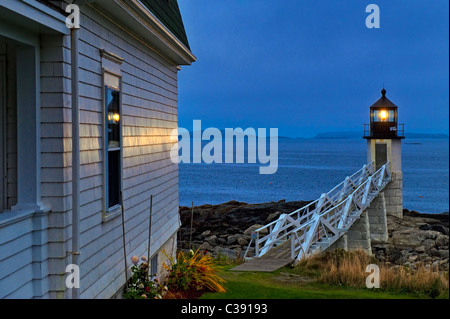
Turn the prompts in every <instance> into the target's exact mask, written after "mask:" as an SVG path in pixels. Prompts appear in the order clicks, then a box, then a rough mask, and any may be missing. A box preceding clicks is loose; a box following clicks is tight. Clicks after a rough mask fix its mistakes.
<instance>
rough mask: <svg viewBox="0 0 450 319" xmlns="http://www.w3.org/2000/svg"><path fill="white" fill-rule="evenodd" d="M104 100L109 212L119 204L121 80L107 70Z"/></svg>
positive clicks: (107, 204)
mask: <svg viewBox="0 0 450 319" xmlns="http://www.w3.org/2000/svg"><path fill="white" fill-rule="evenodd" d="M104 82H105V87H104V92H105V96H104V101H105V106H104V107H105V134H104V139H105V143H104V146H105V154H104V158H105V170H104V174H105V188H106V189H105V192H104V195H105V197H106V198H105V204H106V205H105V206H106V207H105V208H106V212H107V213H108V212H111V210H114V209H116V208H120V205H121V179H122V178H121V175H122V174H121V171H122V125H121V122H122V118H121V117H122V112H121V100H122V99H121V88H120V86H121V80H120V77H119V76H117V75H114V74H111V73H108V72H105V73H104Z"/></svg>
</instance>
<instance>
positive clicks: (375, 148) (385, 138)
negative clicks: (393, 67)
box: [364, 88, 405, 218]
mask: <svg viewBox="0 0 450 319" xmlns="http://www.w3.org/2000/svg"><path fill="white" fill-rule="evenodd" d="M381 95H382V96H381V98H380V99H379V100H378V101H376V102H375V103H374V104H373V105H372V106H371V107H370V124H366V125H365V130H364V138H365V139H366V140H367V160H368V162H369V163H371V162H375V166H376V169H377V170H378V169H379V168H380V167H382V166H383V165H384V164H386V163H387V162H390V163H391V176H392V181H391V182H390V183H389V184H388V185H387V186H386V188H385V190H384V197H385V203H386V211H387V214H389V215H393V216H396V217H399V218H403V174H402V150H401V147H402V140H403V139H404V138H405V136H404V124H398V107H397V105H395V104H394V103H392V102H391V101H390V100H389V99H388V98H387V97H386V90H385V89H384V88H383V90H382V91H381Z"/></svg>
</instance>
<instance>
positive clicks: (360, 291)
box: [201, 252, 449, 299]
mask: <svg viewBox="0 0 450 319" xmlns="http://www.w3.org/2000/svg"><path fill="white" fill-rule="evenodd" d="M339 254H340V255H339ZM372 262H374V260H372V259H371V258H370V257H369V256H367V255H364V254H362V253H360V252H355V253H351V254H342V252H337V255H336V253H335V255H321V256H317V257H314V258H312V259H308V260H306V261H304V262H302V263H300V264H299V265H298V266H297V267H295V268H282V269H279V270H277V271H275V272H272V273H260V272H234V271H232V270H231V269H232V268H233V267H234V265H233V264H231V263H230V262H229V261H225V260H223V259H221V260H220V261H219V263H220V264H221V266H222V268H221V270H220V271H219V272H218V275H219V276H220V277H221V278H223V279H224V280H225V281H226V282H225V284H224V287H225V289H226V292H225V293H206V294H204V295H203V296H202V297H201V299H430V298H441V299H448V298H449V296H448V277H446V276H445V275H442V274H441V275H439V274H438V273H436V272H428V271H425V269H418V271H416V272H411V271H409V270H408V271H407V270H404V269H403V268H400V269H398V270H395V271H394V270H389V269H384V268H381V286H382V287H381V288H382V289H367V288H366V287H365V279H366V277H367V275H368V274H366V273H365V265H368V264H369V263H372ZM383 278H384V281H383Z"/></svg>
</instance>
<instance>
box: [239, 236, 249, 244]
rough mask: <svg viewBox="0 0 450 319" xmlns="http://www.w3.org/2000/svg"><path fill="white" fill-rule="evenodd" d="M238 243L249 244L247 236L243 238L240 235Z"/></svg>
mask: <svg viewBox="0 0 450 319" xmlns="http://www.w3.org/2000/svg"><path fill="white" fill-rule="evenodd" d="M238 244H239V245H241V246H247V245H248V241H247V240H246V239H245V238H243V237H239V238H238Z"/></svg>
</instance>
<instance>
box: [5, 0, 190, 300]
mask: <svg viewBox="0 0 450 319" xmlns="http://www.w3.org/2000/svg"><path fill="white" fill-rule="evenodd" d="M73 3H74V4H76V5H78V6H79V9H80V15H81V17H80V21H79V22H80V28H79V29H78V30H77V29H69V28H68V26H67V25H66V20H69V22H72V23H74V22H76V21H75V20H76V19H72V18H71V17H70V14H68V13H66V8H67V5H68V4H73ZM71 13H74V14H75V13H76V12H75V10H74V11H71ZM68 17H69V18H70V19H67V18H68ZM72 17H76V15H74V16H72ZM75 26H76V25H75ZM194 61H195V57H194V55H193V54H192V53H191V50H190V48H189V43H188V41H187V37H186V33H185V29H184V26H183V22H182V18H181V15H180V11H179V7H178V4H177V1H176V0H88V1H87V0H84V1H81V0H77V1H72V0H67V1H47V0H0V298H78V297H80V298H112V297H114V296H117V294H118V293H119V292H120V290H121V288H122V287H124V284H125V271H124V269H125V264H124V262H125V259H124V244H123V243H124V240H123V239H124V238H125V251H126V254H127V256H128V259H129V258H130V257H131V256H133V255H138V256H142V255H144V256H146V255H147V248H148V247H147V246H148V243H149V240H148V239H149V228H150V227H149V215H150V196H152V195H153V196H154V197H153V215H152V219H151V220H152V224H151V233H152V235H151V240H150V242H151V257H152V258H151V261H152V268H153V269H152V271H154V272H156V271H160V270H161V268H162V262H163V261H164V260H163V259H164V255H163V254H162V253H161V251H162V250H166V251H167V252H169V253H173V252H174V250H175V249H176V240H177V237H176V236H177V231H178V229H179V227H180V220H179V214H178V166H177V164H174V163H173V162H172V160H171V158H170V150H171V148H172V146H173V144H174V141H173V139H171V133H172V130H173V129H176V128H177V127H178V110H177V107H178V105H177V104H178V102H177V101H178V93H177V72H178V71H179V70H180V66H181V65H190V64H191V63H193V62H194ZM72 93H74V94H72ZM72 123H74V125H72ZM78 123H79V125H78ZM72 150H74V152H72ZM72 163H73V164H74V165H72ZM122 209H123V211H124V220H125V223H124V225H122V214H121V212H122ZM122 226H124V227H122ZM123 229H125V237H123ZM74 261H75V263H76V265H78V266H79V269H80V289H70V288H68V287H67V285H66V279H67V278H68V273H66V271H67V268H66V267H67V266H68V265H70V264H73V263H74ZM129 265H130V262H128V266H129ZM71 274H75V272H73V273H72V272H71ZM71 282H72V283H75V282H76V281H75V280H73V281H71Z"/></svg>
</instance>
